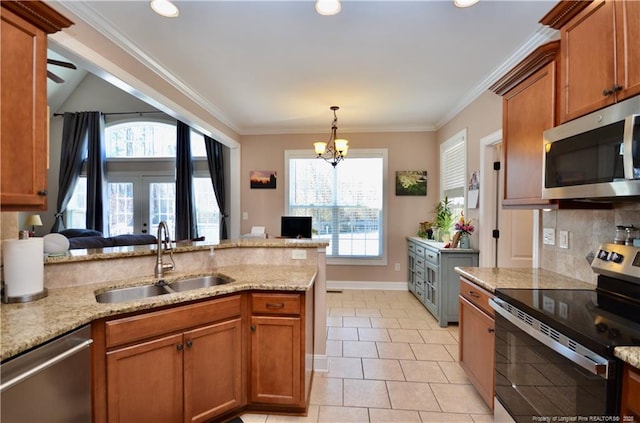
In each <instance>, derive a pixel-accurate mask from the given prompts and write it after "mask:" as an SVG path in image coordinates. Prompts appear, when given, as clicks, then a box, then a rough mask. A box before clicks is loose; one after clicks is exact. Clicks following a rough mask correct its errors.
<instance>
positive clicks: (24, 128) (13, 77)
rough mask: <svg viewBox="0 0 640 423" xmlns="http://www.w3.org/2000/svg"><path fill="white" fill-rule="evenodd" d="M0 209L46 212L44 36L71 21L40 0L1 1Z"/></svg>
mask: <svg viewBox="0 0 640 423" xmlns="http://www.w3.org/2000/svg"><path fill="white" fill-rule="evenodd" d="M0 22H1V23H0V30H1V34H0V46H1V47H0V92H1V94H0V97H1V99H0V104H2V110H1V111H0V128H1V129H0V137H1V138H0V166H1V167H2V171H1V179H0V207H1V209H2V211H22V210H39V211H42V210H46V209H47V198H46V195H47V164H48V160H49V157H48V156H49V151H48V125H47V122H48V116H47V34H51V33H54V32H57V31H60V30H61V29H62V28H66V27H68V26H70V25H72V22H71V21H70V20H68V19H67V18H65V17H64V16H62V15H60V14H59V13H58V12H56V11H55V10H53V9H52V8H51V7H49V6H47V5H46V4H45V3H43V2H40V1H2V2H0Z"/></svg>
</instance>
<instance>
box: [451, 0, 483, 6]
mask: <svg viewBox="0 0 640 423" xmlns="http://www.w3.org/2000/svg"><path fill="white" fill-rule="evenodd" d="M477 2H478V0H453V4H455V5H456V6H458V7H469V6H473V5H474V4H476V3H477Z"/></svg>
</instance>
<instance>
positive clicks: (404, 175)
mask: <svg viewBox="0 0 640 423" xmlns="http://www.w3.org/2000/svg"><path fill="white" fill-rule="evenodd" d="M396 195H427V171H426V170H398V171H396Z"/></svg>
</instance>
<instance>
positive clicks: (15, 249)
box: [2, 238, 44, 298]
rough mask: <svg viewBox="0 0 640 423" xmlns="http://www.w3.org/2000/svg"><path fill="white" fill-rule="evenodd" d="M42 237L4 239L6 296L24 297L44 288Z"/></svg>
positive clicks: (3, 259)
mask: <svg viewBox="0 0 640 423" xmlns="http://www.w3.org/2000/svg"><path fill="white" fill-rule="evenodd" d="M43 258H44V242H43V240H42V238H28V239H9V240H5V241H2V261H3V263H4V289H5V296H6V297H9V298H12V297H22V296H26V295H33V294H37V293H40V292H42V291H43V290H44V260H43Z"/></svg>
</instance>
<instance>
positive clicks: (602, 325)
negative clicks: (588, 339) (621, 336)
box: [596, 323, 609, 333]
mask: <svg viewBox="0 0 640 423" xmlns="http://www.w3.org/2000/svg"><path fill="white" fill-rule="evenodd" d="M596 330H597V331H598V332H600V333H602V332H606V331H607V330H609V326H607V324H606V323H597V324H596Z"/></svg>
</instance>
